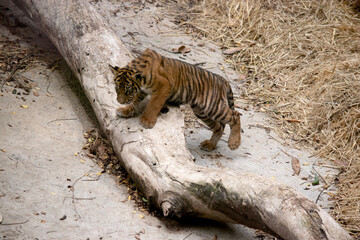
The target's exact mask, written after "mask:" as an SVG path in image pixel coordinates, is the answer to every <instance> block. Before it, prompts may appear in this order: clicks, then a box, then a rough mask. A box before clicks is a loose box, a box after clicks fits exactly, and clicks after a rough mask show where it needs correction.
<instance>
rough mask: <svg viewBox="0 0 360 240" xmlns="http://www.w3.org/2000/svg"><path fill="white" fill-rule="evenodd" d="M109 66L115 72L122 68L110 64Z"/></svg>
mask: <svg viewBox="0 0 360 240" xmlns="http://www.w3.org/2000/svg"><path fill="white" fill-rule="evenodd" d="M109 67H110V69H111V71H112V72H113V73H114V74H117V73H118V72H119V70H120V68H119V67H118V66H115V67H113V66H111V65H110V64H109Z"/></svg>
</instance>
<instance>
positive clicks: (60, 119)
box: [46, 118, 77, 124]
mask: <svg viewBox="0 0 360 240" xmlns="http://www.w3.org/2000/svg"><path fill="white" fill-rule="evenodd" d="M67 120H77V118H58V119H55V120H52V121H50V122H47V123H46V124H49V123H52V122H56V121H67Z"/></svg>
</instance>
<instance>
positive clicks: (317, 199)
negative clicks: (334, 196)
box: [315, 188, 325, 204]
mask: <svg viewBox="0 0 360 240" xmlns="http://www.w3.org/2000/svg"><path fill="white" fill-rule="evenodd" d="M324 191H325V188H323V190H321V192H320V193H319V195H318V196H317V198H316V200H315V203H316V204H317V202H318V201H319V198H320V196H321V194H322V193H323V192H324Z"/></svg>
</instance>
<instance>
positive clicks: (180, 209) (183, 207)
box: [160, 192, 191, 219]
mask: <svg viewBox="0 0 360 240" xmlns="http://www.w3.org/2000/svg"><path fill="white" fill-rule="evenodd" d="M160 207H161V210H162V212H163V215H164V216H165V217H171V218H177V219H180V218H182V217H183V216H185V215H189V212H191V211H189V206H187V204H185V202H184V201H183V200H182V198H181V196H180V195H179V194H177V193H175V192H166V193H165V194H164V197H163V198H162V201H161V204H160Z"/></svg>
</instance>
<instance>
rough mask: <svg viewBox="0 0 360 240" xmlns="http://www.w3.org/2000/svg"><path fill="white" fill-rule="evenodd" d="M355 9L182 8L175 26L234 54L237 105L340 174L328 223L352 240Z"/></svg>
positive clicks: (283, 0)
mask: <svg viewBox="0 0 360 240" xmlns="http://www.w3.org/2000/svg"><path fill="white" fill-rule="evenodd" d="M359 2H360V1H346V2H345V1H339V0H302V1H298V0H248V1H246V0H204V1H190V0H188V1H185V0H184V2H182V3H183V6H182V7H181V8H180V9H181V11H182V12H181V14H182V17H181V18H180V19H179V21H180V22H181V23H180V24H182V25H184V26H190V27H191V28H192V29H194V28H195V29H196V30H197V31H198V32H199V33H200V34H202V35H205V36H206V37H207V38H209V39H211V40H213V41H215V42H217V43H218V44H220V45H221V46H222V47H223V48H224V49H229V48H234V47H240V48H241V51H240V52H238V53H236V54H233V55H231V56H229V60H230V61H231V62H232V63H233V65H234V67H235V68H236V69H237V71H238V72H240V73H243V74H245V75H246V76H247V78H246V80H245V81H242V82H243V85H242V90H243V93H242V97H244V98H246V99H249V100H251V101H252V102H253V103H254V104H255V105H257V106H259V107H260V108H262V109H264V110H266V111H267V112H268V113H269V114H271V116H272V117H273V118H275V121H274V123H275V124H276V126H277V128H278V130H279V131H278V132H279V133H280V134H282V135H283V136H284V137H285V138H287V139H292V140H295V141H296V142H298V143H303V144H304V145H305V146H308V147H310V148H312V149H313V150H315V152H316V154H318V155H319V156H320V157H323V158H325V159H330V160H333V161H334V163H335V164H337V165H339V166H340V167H342V169H343V170H344V173H343V174H342V175H340V177H339V180H340V181H339V184H338V185H337V187H338V189H339V190H338V193H337V195H336V205H335V209H334V210H333V216H334V217H335V218H336V219H337V220H338V221H339V222H340V223H342V224H343V226H344V227H345V228H346V229H348V230H349V231H350V232H351V233H353V234H355V235H356V234H358V236H359V234H360V232H359V231H360V207H359V202H360V201H359V200H360V186H359V182H360V181H359V180H360V173H359V172H360V159H359V158H360V81H359V80H360V18H359V16H358V15H357V14H356V10H355V8H356V7H357V6H360V4H359ZM184 12H185V13H184ZM184 15H186V18H185V17H184Z"/></svg>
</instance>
